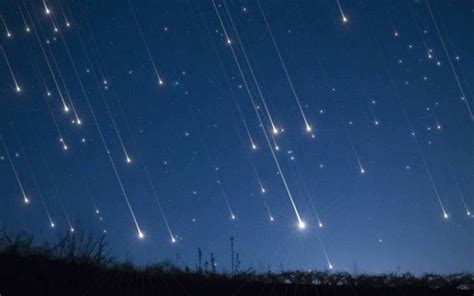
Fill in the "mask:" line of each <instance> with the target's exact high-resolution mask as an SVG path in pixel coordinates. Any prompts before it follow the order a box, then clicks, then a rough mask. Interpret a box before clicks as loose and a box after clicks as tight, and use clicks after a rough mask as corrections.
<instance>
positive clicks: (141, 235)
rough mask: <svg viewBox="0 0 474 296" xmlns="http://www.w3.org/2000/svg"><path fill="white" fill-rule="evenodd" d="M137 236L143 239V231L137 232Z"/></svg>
mask: <svg viewBox="0 0 474 296" xmlns="http://www.w3.org/2000/svg"><path fill="white" fill-rule="evenodd" d="M138 238H139V239H144V238H145V235H144V234H143V232H141V231H139V232H138Z"/></svg>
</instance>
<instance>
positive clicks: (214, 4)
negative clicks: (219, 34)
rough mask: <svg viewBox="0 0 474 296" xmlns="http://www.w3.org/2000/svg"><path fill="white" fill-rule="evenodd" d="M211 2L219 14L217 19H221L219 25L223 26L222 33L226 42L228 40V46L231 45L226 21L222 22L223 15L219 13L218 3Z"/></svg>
mask: <svg viewBox="0 0 474 296" xmlns="http://www.w3.org/2000/svg"><path fill="white" fill-rule="evenodd" d="M211 1H212V5H213V6H214V10H215V11H216V13H217V18H218V19H219V23H220V24H221V27H222V31H223V32H224V35H225V40H226V42H227V44H229V45H231V44H232V41H231V40H230V38H229V34H227V30H226V28H225V25H224V21H223V20H222V17H221V14H220V13H219V9H218V8H217V5H216V2H215V1H214V0H211ZM224 5H225V3H224Z"/></svg>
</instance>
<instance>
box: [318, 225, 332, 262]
mask: <svg viewBox="0 0 474 296" xmlns="http://www.w3.org/2000/svg"><path fill="white" fill-rule="evenodd" d="M316 237H317V238H318V241H319V245H320V246H321V249H322V250H323V254H324V258H325V259H326V263H327V265H328V268H329V269H330V270H332V269H334V265H332V263H331V260H330V259H329V256H328V252H327V250H326V247H325V246H324V244H323V241H322V239H321V237H320V235H319V233H318V232H316Z"/></svg>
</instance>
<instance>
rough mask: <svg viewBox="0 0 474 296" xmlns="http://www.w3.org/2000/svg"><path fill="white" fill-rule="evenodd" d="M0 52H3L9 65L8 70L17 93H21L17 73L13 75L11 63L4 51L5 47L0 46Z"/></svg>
mask: <svg viewBox="0 0 474 296" xmlns="http://www.w3.org/2000/svg"><path fill="white" fill-rule="evenodd" d="M0 50H1V51H2V54H3V57H4V58H5V62H6V64H7V67H8V70H9V71H10V75H11V77H12V80H13V83H14V84H15V91H16V92H17V93H19V92H21V87H20V85H18V81H17V80H16V77H15V73H13V69H12V66H11V65H10V61H9V60H8V57H7V54H6V52H5V50H4V49H3V46H0Z"/></svg>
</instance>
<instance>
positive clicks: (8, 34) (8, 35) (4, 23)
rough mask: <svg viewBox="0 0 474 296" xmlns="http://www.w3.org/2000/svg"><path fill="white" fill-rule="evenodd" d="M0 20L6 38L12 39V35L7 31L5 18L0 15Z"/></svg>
mask: <svg viewBox="0 0 474 296" xmlns="http://www.w3.org/2000/svg"><path fill="white" fill-rule="evenodd" d="M0 18H1V19H2V23H3V26H4V27H5V33H6V35H7V37H8V38H11V37H13V34H12V33H11V32H10V30H9V29H8V26H7V22H6V21H5V18H4V17H3V15H0Z"/></svg>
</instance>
